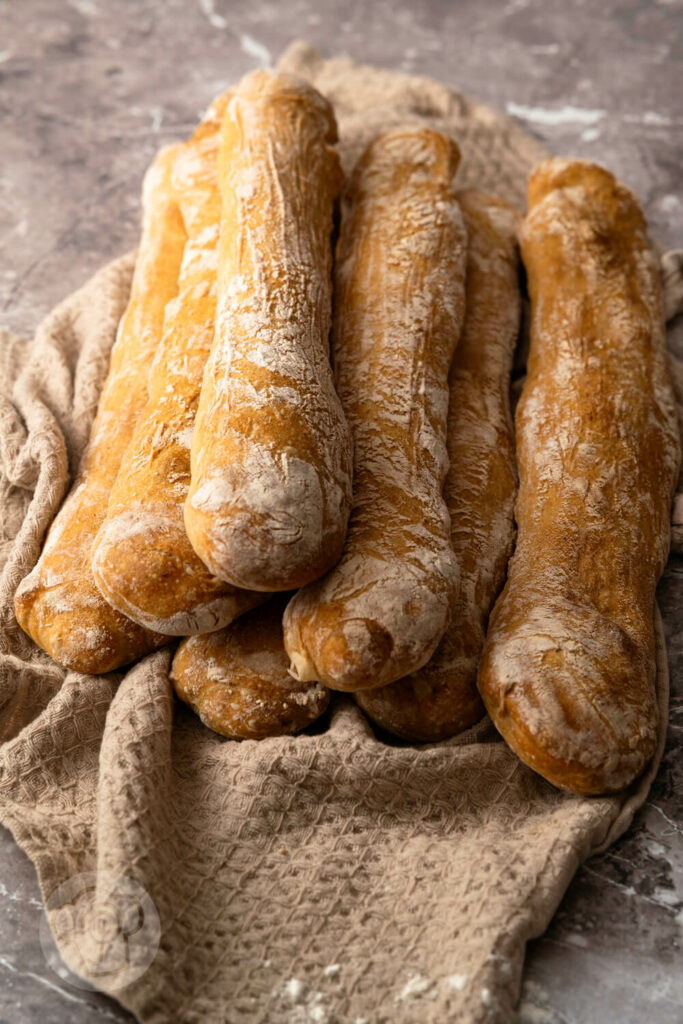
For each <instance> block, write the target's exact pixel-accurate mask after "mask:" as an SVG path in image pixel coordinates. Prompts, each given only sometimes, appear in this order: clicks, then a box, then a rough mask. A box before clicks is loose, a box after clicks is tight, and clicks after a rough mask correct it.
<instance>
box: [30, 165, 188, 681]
mask: <svg viewBox="0 0 683 1024" xmlns="http://www.w3.org/2000/svg"><path fill="white" fill-rule="evenodd" d="M177 151H178V150H177V147H169V148H167V149H164V150H161V152H160V153H159V155H158V156H157V158H156V160H155V161H154V163H153V164H152V166H151V168H150V169H149V171H148V172H147V175H146V177H145V183H144V189H143V210H144V220H143V229H142V239H141V243H140V249H139V251H138V257H137V261H136V264H135V273H134V276H133V284H132V290H131V296H130V301H129V303H128V307H127V309H126V312H125V314H124V316H123V318H122V320H121V323H120V325H119V330H118V334H117V338H116V342H115V344H114V347H113V349H112V354H111V364H110V369H109V374H108V376H107V380H106V382H105V385H104V388H103V391H102V395H101V397H100V402H99V406H98V410H97V416H96V418H95V422H94V423H93V428H92V432H91V436H90V441H89V443H88V446H87V448H86V449H85V452H84V454H83V458H82V461H81V465H80V468H79V472H78V476H77V478H76V480H75V482H74V486H73V488H72V490H71V493H70V494H69V496H68V497H67V499H66V501H65V503H64V505H63V506H62V508H61V510H60V512H59V514H58V515H57V517H56V519H55V520H54V522H53V524H52V526H51V527H50V530H49V532H48V535H47V539H46V541H45V546H44V548H43V551H42V554H41V556H40V559H39V560H38V562H37V564H36V566H35V568H34V569H33V571H32V572H31V573H30V575H29V576H27V577H26V579H25V580H24V581H23V582H22V583H21V585H20V586H19V588H18V590H17V593H16V596H15V611H16V616H17V620H18V622H19V624H20V625H21V627H22V628H23V629H24V630H25V631H26V632H27V633H28V634H29V635H30V636H31V637H32V638H33V639H34V640H35V641H36V643H37V644H39V645H40V646H41V647H42V648H43V649H44V650H45V651H47V653H48V654H49V655H50V656H51V657H52V658H54V660H55V661H57V662H59V664H60V665H64V666H65V667H66V668H70V669H75V670H76V671H79V672H93V673H98V672H108V671H110V670H111V669H115V668H118V667H119V666H120V665H126V664H128V663H129V662H131V661H135V659H136V658H139V657H141V656H142V655H143V654H146V653H148V652H149V651H151V650H154V649H155V648H156V647H159V646H161V645H162V644H164V643H167V642H168V638H167V637H164V636H160V635H158V634H156V633H152V632H150V631H148V630H145V629H142V628H141V627H140V626H138V625H137V624H135V623H133V622H131V621H130V620H129V619H127V618H126V617H125V616H123V615H121V614H120V613H119V612H117V611H115V610H114V609H113V608H111V607H110V606H109V605H108V604H107V602H106V601H105V600H104V599H103V597H102V595H101V594H100V592H99V590H98V589H97V587H96V585H95V582H94V579H93V577H92V573H91V570H90V559H89V555H90V548H91V546H92V543H93V539H94V537H95V535H96V533H97V531H98V529H99V527H100V525H101V523H102V520H103V518H104V515H105V512H106V508H107V501H108V499H109V494H110V491H111V487H112V484H113V482H114V479H115V477H116V473H117V470H118V467H119V464H120V461H121V457H122V455H123V452H124V450H125V448H126V445H127V444H128V442H129V440H130V437H131V435H132V433H133V429H134V426H135V422H136V420H137V418H138V416H139V415H140V412H141V410H142V408H143V406H144V404H145V402H146V400H147V374H148V372H149V367H150V364H151V362H152V359H153V357H154V353H155V351H156V348H157V345H158V343H159V338H160V336H161V330H162V324H163V318H164V308H165V306H166V303H167V302H168V301H169V300H170V299H172V298H173V296H174V295H175V294H176V293H177V290H178V273H179V269H180V262H181V260H182V257H183V250H184V246H185V229H184V225H183V221H182V217H181V215H180V211H179V210H178V206H177V204H176V202H175V199H174V196H173V190H172V186H171V173H172V167H173V161H174V159H175V156H176V154H177Z"/></svg>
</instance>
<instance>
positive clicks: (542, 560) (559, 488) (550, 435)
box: [479, 159, 680, 794]
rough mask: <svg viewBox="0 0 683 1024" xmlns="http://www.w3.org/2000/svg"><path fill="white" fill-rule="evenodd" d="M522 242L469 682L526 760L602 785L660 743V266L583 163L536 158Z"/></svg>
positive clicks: (600, 173) (665, 388)
mask: <svg viewBox="0 0 683 1024" xmlns="http://www.w3.org/2000/svg"><path fill="white" fill-rule="evenodd" d="M521 247H522V258H523V260H524V264H525V266H526V270H527V275H528V281H529V293H530V297H531V305H532V324H531V350H530V356H529V365H528V377H527V382H526V385H525V388H524V391H523V393H522V398H521V400H520V404H519V407H518V410H517V459H518V465H519V475H520V490H519V495H518V499H517V505H516V518H517V524H518V539H517V548H516V551H515V554H514V556H513V559H512V561H511V564H510V570H509V576H508V581H507V584H506V586H505V589H504V591H503V594H502V595H501V597H500V599H499V600H498V602H497V604H496V606H495V609H494V612H493V615H492V617H491V623H490V626H489V631H488V635H487V640H486V644H485V647H484V652H483V656H482V661H481V665H480V671H479V688H480V691H481V694H482V697H483V699H484V702H485V704H486V707H487V709H488V711H489V714H490V715H491V718H492V719H493V721H494V722H495V724H496V726H497V727H498V729H499V730H500V732H501V733H502V734H503V736H504V737H505V739H506V740H507V741H508V743H509V744H510V745H511V746H512V747H513V749H514V750H515V751H516V752H517V753H518V754H519V756H520V757H521V758H522V760H524V761H525V762H526V763H527V764H529V765H530V766H531V767H532V768H534V769H536V771H538V772H540V774H542V775H543V776H545V777H546V778H547V779H549V780H550V781H551V782H553V783H554V784H555V785H557V786H560V787H562V788H564V789H568V790H570V791H573V792H577V793H584V794H591V793H594V794H595V793H606V792H612V791H616V790H618V789H621V788H622V787H623V786H626V785H628V783H630V782H631V780H632V779H634V778H635V777H636V776H637V775H638V774H639V773H640V771H641V770H642V769H643V768H644V766H645V764H646V763H647V761H648V760H649V759H650V757H651V756H652V753H653V751H654V747H655V738H656V735H655V734H656V725H657V709H656V704H655V690H654V679H655V658H654V650H655V647H654V637H653V610H654V592H655V586H656V584H657V581H658V579H659V577H660V575H661V572H662V569H663V567H664V564H665V561H666V557H667V552H668V548H669V511H670V506H671V499H672V496H673V492H674V486H675V481H676V478H677V474H678V464H679V458H680V452H679V436H678V429H677V424H676V412H675V407H674V400H673V394H672V391H671V385H670V381H669V370H668V365H667V357H666V351H665V344H664V321H663V317H662V305H661V295H660V284H659V272H658V266H657V260H656V258H655V254H654V252H653V249H652V246H651V243H650V240H649V238H648V236H647V230H646V224H645V221H644V218H643V215H642V212H641V210H640V208H639V205H638V202H637V200H636V199H635V197H634V196H633V195H632V194H631V193H630V192H629V191H627V189H625V188H624V187H623V186H622V185H620V184H619V183H618V182H617V181H616V180H615V179H614V177H613V176H612V175H611V174H609V173H608V172H607V171H605V170H603V169H602V168H601V167H598V166H596V165H594V164H589V163H585V162H583V161H567V160H558V159H555V160H548V161H546V162H544V163H542V164H540V165H539V166H538V167H537V168H536V170H535V171H534V173H533V174H532V176H531V179H530V182H529V214H528V217H527V219H526V221H525V222H524V225H523V229H522V233H521Z"/></svg>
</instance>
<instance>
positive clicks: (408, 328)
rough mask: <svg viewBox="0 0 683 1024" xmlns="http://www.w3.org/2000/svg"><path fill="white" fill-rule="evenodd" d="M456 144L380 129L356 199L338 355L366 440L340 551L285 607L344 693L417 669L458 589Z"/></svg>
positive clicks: (461, 296) (298, 648) (320, 667)
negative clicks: (450, 446) (452, 379)
mask: <svg viewBox="0 0 683 1024" xmlns="http://www.w3.org/2000/svg"><path fill="white" fill-rule="evenodd" d="M458 161H459V152H458V148H457V146H456V145H455V143H454V142H452V141H451V140H450V139H448V138H447V137H446V136H444V135H441V134H439V133H438V132H435V131H431V130H429V129H425V128H420V129H408V130H403V131H402V130H396V131H392V132H387V133H385V134H383V135H381V136H379V137H378V138H377V139H376V140H375V141H374V142H373V143H371V145H370V146H369V147H368V149H367V150H366V151H365V153H364V154H363V156H362V157H361V159H360V161H359V163H358V166H357V167H356V170H355V172H354V175H353V177H352V180H351V182H350V185H349V188H348V191H347V193H346V195H345V199H344V203H343V210H342V223H341V234H340V238H339V245H338V251H337V260H336V265H335V321H334V333H333V339H334V340H333V356H334V365H335V373H336V377H337V387H338V389H339V393H340V396H341V399H342V403H343V406H344V411H345V413H346V416H347V419H348V421H349V423H350V425H351V429H352V432H353V438H354V447H355V464H354V474H355V475H354V498H353V511H352V515H351V522H350V526H349V534H348V537H347V542H346V546H345V548H344V554H343V556H342V558H341V561H340V562H339V563H338V565H336V566H335V567H334V568H333V569H332V570H331V572H330V573H328V575H327V576H326V577H325V578H324V579H322V580H320V581H318V582H316V583H313V584H311V585H309V586H308V587H305V588H304V589H302V590H300V591H299V592H298V593H297V594H295V595H294V597H293V598H292V600H291V602H290V604H289V606H288V607H287V610H286V613H285V619H284V630H285V646H286V648H287V652H288V653H289V656H290V658H291V659H292V665H291V669H290V671H291V672H292V674H293V675H294V677H295V678H298V679H301V680H307V679H308V680H310V679H318V680H319V681H320V682H322V683H325V685H327V686H330V687H332V688H333V689H338V690H359V689H364V688H368V687H374V686H381V685H383V684H386V683H390V682H393V681H394V680H395V679H399V678H401V677H402V676H405V675H407V674H409V673H410V672H413V671H415V670H417V669H418V668H420V667H421V666H422V665H424V664H425V662H427V661H428V660H429V658H430V657H431V655H432V654H433V652H434V649H435V648H436V646H437V644H438V642H439V640H440V639H441V637H442V636H443V633H444V631H445V629H446V625H447V623H448V616H449V611H450V606H451V600H452V594H453V590H454V588H456V587H457V582H458V580H457V561H456V558H455V555H454V553H453V550H452V548H451V544H450V536H449V518H448V512H447V509H446V506H445V504H444V500H443V497H442V493H441V491H442V486H443V482H444V477H445V475H446V469H447V466H448V460H447V455H446V418H447V410H448V369H449V366H450V362H451V359H452V356H453V352H454V350H455V346H456V343H457V341H458V336H459V334H460V330H461V326H462V320H463V315H464V306H465V288H464V285H465V254H466V252H465V251H466V234H465V227H464V224H463V219H462V214H461V211H460V207H459V206H458V203H457V200H456V197H455V192H454V189H453V182H452V179H453V176H454V174H455V171H456V168H457V165H458Z"/></svg>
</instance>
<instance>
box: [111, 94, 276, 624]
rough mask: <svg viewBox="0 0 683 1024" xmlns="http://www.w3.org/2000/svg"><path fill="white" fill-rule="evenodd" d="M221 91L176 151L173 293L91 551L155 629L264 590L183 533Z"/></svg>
mask: <svg viewBox="0 0 683 1024" xmlns="http://www.w3.org/2000/svg"><path fill="white" fill-rule="evenodd" d="M228 100H229V94H226V95H225V96H222V97H220V98H219V100H218V101H216V103H214V105H213V106H212V107H211V109H210V110H209V112H208V114H207V116H206V119H205V120H204V121H203V122H202V124H201V125H200V126H199V128H198V129H197V131H196V132H195V134H194V136H193V138H192V139H191V140H190V142H189V143H187V145H185V146H184V147H183V148H182V150H181V152H180V153H179V155H178V157H177V159H176V163H175V169H174V173H173V186H174V189H175V194H176V197H177V199H178V203H179V206H180V210H181V213H182V215H183V219H184V222H185V228H186V231H187V243H186V245H185V255H184V257H183V263H182V266H181V269H180V280H179V285H178V295H177V296H176V298H175V299H174V300H173V301H172V302H170V303H169V304H168V306H167V307H166V316H165V320H164V331H163V336H162V339H161V342H160V344H159V349H158V351H157V354H156V358H155V360H154V363H153V365H152V369H151V372H150V376H149V400H148V402H147V405H146V406H145V408H144V409H143V411H142V414H141V416H140V419H139V421H138V423H137V426H136V428H135V432H134V434H133V437H132V439H131V441H130V444H129V445H128V448H127V449H126V451H125V453H124V455H123V458H122V460H121V466H120V469H119V473H118V476H117V478H116V483H115V484H114V487H113V489H112V492H111V497H110V499H109V508H108V511H107V516H106V518H105V520H104V523H103V524H102V527H101V529H100V532H99V534H98V535H97V539H96V541H95V545H94V548H93V552H92V569H93V575H94V577H95V582H96V583H97V585H98V586H99V588H100V590H101V591H102V593H103V595H104V596H105V598H106V599H107V601H109V603H110V604H111V605H113V607H114V608H117V609H118V610H119V611H120V612H123V613H124V614H125V615H128V616H129V617H130V618H131V619H133V620H134V621H135V622H139V623H140V624H141V625H143V626H147V627H148V628H150V629H155V630H157V631H158V632H160V633H167V634H172V635H179V636H186V635H188V634H192V633H203V632H207V631H209V630H212V629H219V628H220V627H221V626H224V625H226V624H227V623H228V622H230V621H232V619H234V618H235V616H236V615H239V614H240V613H241V612H243V611H246V609H247V608H251V607H253V605H255V604H257V603H259V602H260V601H261V600H263V596H262V595H260V594H256V593H254V592H250V591H245V590H238V589H237V588H236V587H233V586H232V585H231V584H228V583H225V582H223V581H222V580H219V579H217V577H216V576H214V575H212V574H211V573H210V572H209V570H208V569H207V568H206V566H205V565H204V563H203V562H202V561H201V559H200V558H199V557H198V556H197V555H196V554H195V552H194V549H193V547H192V545H191V544H190V542H189V540H188V538H187V534H186V533H185V524H184V521H183V503H184V501H185V498H186V496H187V491H188V487H189V483H190V439H191V435H192V427H193V423H194V417H195V414H196V411H197V403H198V401H199V391H200V388H201V382H202V374H203V372H204V366H205V364H206V360H207V358H208V355H209V351H210V349H211V343H212V340H213V331H214V322H215V313H216V258H217V247H218V225H219V221H220V193H219V191H218V182H217V175H216V159H217V154H218V140H219V129H220V123H221V119H222V115H223V113H224V111H225V108H226V106H227V103H228Z"/></svg>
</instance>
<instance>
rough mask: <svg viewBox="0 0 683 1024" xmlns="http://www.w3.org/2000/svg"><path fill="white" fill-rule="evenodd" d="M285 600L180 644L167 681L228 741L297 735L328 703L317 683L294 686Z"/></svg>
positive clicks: (276, 599) (326, 695)
mask: <svg viewBox="0 0 683 1024" xmlns="http://www.w3.org/2000/svg"><path fill="white" fill-rule="evenodd" d="M285 602H286V597H285V598H284V599H283V597H282V596H281V595H278V596H277V597H275V598H273V600H272V601H269V602H268V603H267V604H265V605H263V606H262V607H261V608H256V609H254V611H251V612H248V613H247V614H246V615H243V616H242V617H241V618H240V619H238V620H237V621H236V622H233V623H231V624H230V625H229V626H227V627H226V628H225V629H221V630H219V631H218V632H216V633H207V634H205V635H204V636H192V637H189V638H188V639H187V640H183V641H182V642H181V643H180V645H179V647H178V650H177V653H176V656H175V658H174V659H173V666H172V669H171V679H172V681H173V685H174V687H175V691H176V693H177V694H178V696H179V697H180V699H181V700H184V701H185V703H186V704H189V705H190V707H191V708H192V709H193V710H194V711H196V712H197V714H198V715H199V717H200V718H201V720H202V722H203V723H204V724H205V725H208V727H209V728H210V729H214V730H215V732H219V733H221V734H222V735H223V736H230V737H231V738H232V739H243V740H246V739H263V738H264V737H266V736H282V735H284V734H286V733H292V732H298V731H299V730H300V729H304V728H305V727H306V726H307V725H310V723H311V722H313V721H315V719H316V718H318V717H319V716H320V715H321V714H322V713H323V711H324V710H325V708H326V707H327V705H328V704H329V700H330V691H329V690H326V689H325V687H324V686H321V685H320V684H319V683H298V684H297V683H295V682H294V680H293V679H292V677H291V676H290V675H289V672H288V668H289V658H288V657H287V654H286V652H285V649H284V646H283V643H282V612H283V610H284V605H285Z"/></svg>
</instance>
